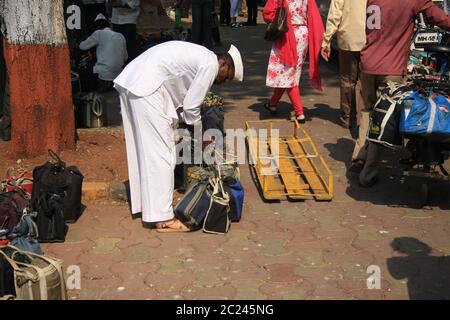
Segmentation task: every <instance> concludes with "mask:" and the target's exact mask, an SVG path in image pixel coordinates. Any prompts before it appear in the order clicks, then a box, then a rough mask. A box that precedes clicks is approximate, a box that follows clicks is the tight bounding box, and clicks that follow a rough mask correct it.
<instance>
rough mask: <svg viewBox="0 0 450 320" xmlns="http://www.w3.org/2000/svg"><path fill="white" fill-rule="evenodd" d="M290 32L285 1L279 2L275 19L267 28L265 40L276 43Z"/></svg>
mask: <svg viewBox="0 0 450 320" xmlns="http://www.w3.org/2000/svg"><path fill="white" fill-rule="evenodd" d="M288 30H289V27H288V22H287V9H286V8H285V7H284V0H281V5H280V0H278V8H277V12H276V13H275V18H274V19H273V21H272V22H271V23H269V25H268V26H267V30H266V34H265V35H264V40H267V41H275V40H277V39H278V38H280V37H281V36H282V35H283V34H285V33H286V32H287V31H288Z"/></svg>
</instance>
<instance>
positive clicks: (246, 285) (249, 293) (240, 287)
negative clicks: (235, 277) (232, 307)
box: [230, 279, 268, 300]
mask: <svg viewBox="0 0 450 320" xmlns="http://www.w3.org/2000/svg"><path fill="white" fill-rule="evenodd" d="M230 284H231V286H232V287H233V288H234V289H235V290H236V294H235V295H234V297H233V299H236V300H266V299H267V298H268V297H267V295H265V294H263V293H262V292H261V291H260V290H259V288H260V287H261V286H262V285H263V284H264V281H261V280H242V279H241V280H239V281H231V283H230Z"/></svg>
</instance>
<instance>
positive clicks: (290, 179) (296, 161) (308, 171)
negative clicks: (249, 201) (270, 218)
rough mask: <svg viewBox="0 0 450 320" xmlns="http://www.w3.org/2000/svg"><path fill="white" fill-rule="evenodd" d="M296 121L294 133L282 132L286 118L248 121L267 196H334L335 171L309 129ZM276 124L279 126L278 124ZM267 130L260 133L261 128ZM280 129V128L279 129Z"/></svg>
mask: <svg viewBox="0 0 450 320" xmlns="http://www.w3.org/2000/svg"><path fill="white" fill-rule="evenodd" d="M293 123H294V130H293V134H292V135H287V136H281V135H280V134H278V133H279V128H283V127H284V128H285V127H286V121H282V120H281V121H280V120H270V121H247V122H246V123H245V124H246V128H247V133H248V135H247V144H248V148H249V153H250V159H251V165H252V166H253V168H254V170H255V173H256V176H257V180H258V183H259V185H260V188H261V191H262V194H263V196H264V198H265V199H266V200H281V199H284V198H286V197H287V198H288V199H293V200H306V199H315V200H318V201H330V200H332V199H333V189H334V180H333V174H332V172H331V170H330V168H329V166H328V165H327V163H326V162H325V160H324V159H323V157H322V156H321V155H319V153H318V151H317V148H316V146H315V144H314V142H313V141H312V140H311V137H310V136H309V135H308V134H307V132H306V131H305V130H304V129H303V128H301V127H300V125H299V124H298V122H297V121H295V122H293ZM274 125H275V126H278V128H277V127H275V128H274ZM260 129H264V130H267V132H268V134H267V135H260V134H259V132H258V130H260ZM275 130H278V131H275Z"/></svg>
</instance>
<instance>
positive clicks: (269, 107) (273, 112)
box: [264, 102, 277, 116]
mask: <svg viewBox="0 0 450 320" xmlns="http://www.w3.org/2000/svg"><path fill="white" fill-rule="evenodd" d="M264 108H265V109H267V110H269V111H270V114H271V115H272V116H274V115H276V114H277V106H276V105H275V106H272V105H270V104H269V102H266V103H264Z"/></svg>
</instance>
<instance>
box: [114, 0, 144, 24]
mask: <svg viewBox="0 0 450 320" xmlns="http://www.w3.org/2000/svg"><path fill="white" fill-rule="evenodd" d="M122 3H123V4H124V5H125V4H128V6H130V8H112V16H111V22H112V23H113V24H136V23H137V20H138V17H139V5H140V3H139V0H122Z"/></svg>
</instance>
